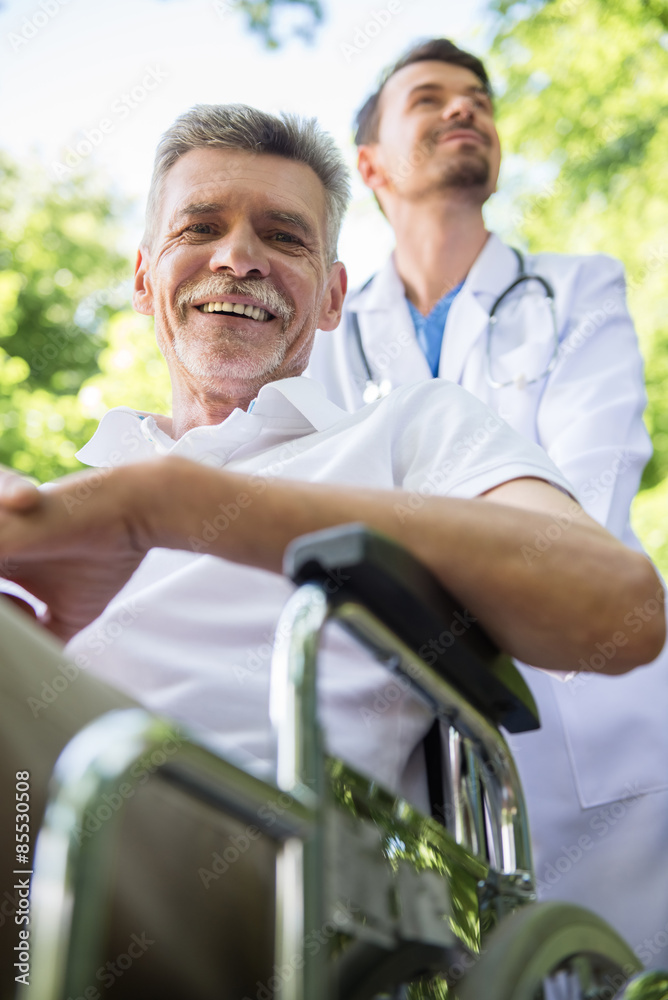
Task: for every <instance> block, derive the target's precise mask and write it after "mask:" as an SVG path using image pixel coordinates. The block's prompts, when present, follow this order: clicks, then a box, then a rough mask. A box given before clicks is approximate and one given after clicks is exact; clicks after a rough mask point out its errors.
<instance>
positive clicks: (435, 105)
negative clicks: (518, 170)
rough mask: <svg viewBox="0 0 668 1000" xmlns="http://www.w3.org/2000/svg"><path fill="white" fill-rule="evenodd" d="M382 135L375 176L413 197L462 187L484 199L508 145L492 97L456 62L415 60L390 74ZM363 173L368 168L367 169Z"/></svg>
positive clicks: (374, 150) (370, 150)
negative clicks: (497, 123) (497, 124)
mask: <svg viewBox="0 0 668 1000" xmlns="http://www.w3.org/2000/svg"><path fill="white" fill-rule="evenodd" d="M379 112H380V124H379V133H378V141H377V142H376V143H370V144H369V145H368V146H364V147H361V149H360V169H363V160H364V158H365V157H367V158H369V160H370V162H371V166H372V174H371V178H370V179H369V184H370V186H371V187H373V188H374V190H375V191H376V194H377V195H378V197H379V199H380V200H381V202H382V201H383V197H384V192H386V193H387V194H389V195H395V196H396V197H399V198H405V199H408V200H419V199H420V198H424V197H432V196H434V195H437V194H438V193H439V192H451V191H458V192H460V193H461V196H462V197H463V198H468V199H470V200H472V201H473V202H475V203H480V204H482V203H483V202H484V201H486V199H487V198H488V197H489V196H490V194H491V193H492V192H493V191H494V190H495V187H496V181H497V177H498V173H499V164H500V159H501V149H500V145H499V136H498V133H497V131H496V127H495V125H494V114H493V109H492V102H491V100H490V99H489V97H488V96H487V94H486V92H485V89H484V87H483V85H482V82H481V81H480V80H479V78H478V77H477V76H476V75H475V73H472V72H471V71H470V70H468V69H465V68H464V67H462V66H455V65H453V64H451V63H444V62H437V61H425V62H418V63H412V64H411V65H409V66H405V67H404V68H403V69H401V70H399V72H398V73H395V74H394V76H392V77H390V79H389V80H388V82H387V83H386V84H385V87H384V88H383V92H382V94H381V96H380V105H379ZM363 173H364V171H363Z"/></svg>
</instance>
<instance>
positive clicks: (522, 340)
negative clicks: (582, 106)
mask: <svg viewBox="0 0 668 1000" xmlns="http://www.w3.org/2000/svg"><path fill="white" fill-rule="evenodd" d="M357 124H358V129H357V137H356V142H357V145H358V147H359V169H360V173H361V175H362V178H363V180H364V182H365V183H366V184H367V185H368V187H369V188H370V189H371V190H372V191H373V193H374V195H375V197H376V199H377V201H378V204H379V206H380V208H381V210H382V211H383V213H384V214H385V215H386V217H387V219H388V221H389V222H390V224H391V226H392V228H393V229H394V232H395V237H396V248H395V250H394V252H393V254H392V256H391V258H390V260H389V261H388V262H387V263H386V265H385V266H384V267H383V268H382V270H381V271H379V273H378V274H377V275H375V276H374V277H373V278H372V279H371V281H370V282H368V283H367V284H366V285H365V286H364V287H363V288H362V289H360V290H359V291H357V292H355V293H353V294H352V295H350V296H349V297H348V299H347V302H346V307H345V311H344V318H343V321H342V324H341V326H340V328H339V329H338V330H337V331H336V333H335V334H334V335H333V336H332V335H331V334H319V335H318V338H317V340H316V344H315V348H314V351H313V355H312V359H311V363H310V367H309V372H310V373H311V374H312V375H313V377H314V378H317V379H318V380H319V381H322V382H323V383H324V384H325V385H326V387H327V391H328V394H329V396H330V398H331V399H333V400H334V401H336V402H337V403H339V405H342V406H345V407H346V408H347V409H349V410H351V411H353V410H356V409H357V408H359V407H360V406H362V405H363V403H364V402H365V401H366V400H368V399H369V398H375V397H376V396H377V395H379V393H381V392H385V391H389V390H390V389H392V388H395V387H397V386H400V385H406V384H409V383H411V382H414V381H416V380H418V379H423V378H429V377H432V376H438V377H440V378H443V379H449V380H452V381H454V382H456V383H459V384H460V385H462V386H463V387H464V388H466V389H468V390H469V391H470V392H472V393H474V394H475V395H476V396H477V397H478V398H479V399H481V400H483V401H484V402H486V403H487V404H488V405H489V406H490V407H491V408H492V409H493V410H494V411H495V412H497V413H498V414H500V415H501V416H502V417H503V418H504V419H505V420H507V421H508V422H509V423H510V424H511V426H512V427H514V428H515V430H517V431H519V432H520V433H521V434H522V435H524V436H525V437H526V438H528V439H529V440H531V441H534V442H536V443H538V444H540V445H541V446H542V447H543V448H545V450H546V451H547V453H548V454H549V455H550V457H551V458H552V459H553V460H554V462H555V463H556V464H557V465H558V467H559V468H560V469H561V470H562V472H563V473H564V474H565V475H566V476H567V477H568V479H569V480H570V481H571V482H572V483H573V485H574V487H575V491H576V495H577V496H578V497H579V498H580V499H581V501H582V503H583V506H584V508H585V509H586V510H587V512H588V513H589V514H590V515H591V516H592V517H594V518H595V519H596V520H598V521H599V522H600V523H601V524H604V525H606V526H607V527H608V528H609V530H610V531H611V532H613V533H614V534H615V535H616V536H617V537H618V538H620V539H622V540H623V541H624V542H626V544H628V545H630V546H631V547H633V548H636V549H638V550H640V545H639V543H638V541H637V539H636V538H635V536H634V535H633V532H632V530H631V527H630V524H629V506H630V503H631V500H632V499H633V496H634V495H635V493H636V491H637V489H638V485H639V482H640V476H641V473H642V469H643V467H644V464H645V462H646V461H647V459H648V458H649V455H650V454H651V446H650V442H649V438H648V435H647V432H646V430H645V427H644V425H643V421H642V412H643V409H644V405H645V391H644V383H643V370H642V361H641V358H640V354H639V351H638V345H637V340H636V336H635V332H634V329H633V324H632V322H631V319H630V317H629V314H628V311H627V308H626V303H625V300H624V276H623V269H622V267H621V265H620V264H619V262H618V261H615V260H613V259H611V258H609V257H606V256H603V255H600V254H599V255H596V256H589V257H585V256H570V255H560V254H553V253H539V254H523V255H519V256H518V254H517V252H516V251H514V250H513V249H512V248H511V247H509V246H506V245H504V244H503V243H502V242H501V241H500V240H499V239H498V237H496V236H495V235H494V234H493V233H489V232H487V230H486V229H485V224H484V221H483V215H482V209H483V205H484V203H485V202H486V200H487V199H488V198H489V196H490V195H491V194H492V192H493V191H494V190H495V188H496V182H497V177H498V171H499V163H500V145H499V137H498V134H497V130H496V125H495V121H494V108H493V104H492V95H491V90H490V86H489V80H488V77H487V74H486V72H485V69H484V66H483V64H482V63H481V62H480V60H479V59H477V58H476V57H475V56H472V55H470V54H469V53H466V52H463V51H461V50H460V49H458V48H457V47H456V46H454V45H453V44H452V43H451V42H449V41H447V40H445V39H434V40H432V41H429V42H426V43H424V44H421V45H419V46H417V47H415V48H413V49H411V50H410V51H409V52H408V53H406V55H405V56H404V57H402V58H401V59H400V60H399V61H398V62H397V63H396V64H395V66H393V67H392V69H391V70H390V71H389V72H388V73H387V74H386V75H385V77H384V79H383V82H382V83H381V85H380V86H379V87H378V89H377V90H376V92H375V93H374V94H373V95H372V96H371V97H370V98H369V99H368V101H367V102H366V103H365V104H364V106H363V108H362V109H361V111H360V113H359V115H358V118H357ZM523 271H524V272H525V273H526V274H529V275H534V276H536V277H534V278H533V279H532V280H529V281H527V280H524V281H521V282H520V284H518V285H515V286H514V283H515V282H516V281H517V280H518V278H520V276H521V273H522V272H523ZM513 286H514V287H513ZM501 297H503V299H502V301H500V298H501ZM549 298H553V299H554V304H553V305H551V303H550V302H549V301H548V299H549ZM535 554H536V556H537V554H538V549H536V553H535ZM650 610H652V612H653V613H661V614H662V613H663V609H659V608H657V606H655V605H652V606H651V609H650ZM643 614H644V612H643ZM625 624H626V626H629V627H631V628H638V629H641V628H642V627H643V623H642V616H630V617H629V619H628V621H627V622H626V623H625ZM615 655H616V647H615V644H614V643H613V642H612V641H610V639H609V640H608V642H607V643H606V644H601V645H600V647H596V646H594V647H592V648H591V649H590V651H589V653H588V655H586V656H585V657H583V661H582V663H581V667H582V666H583V665H584V664H588V665H590V666H593V667H594V668H595V669H598V667H600V668H601V669H602V670H604V669H605V666H604V665H605V662H606V661H607V660H608V658H614V656H615ZM527 676H530V683H531V686H532V689H533V691H534V693H535V695H536V698H537V700H538V704H539V707H540V712H541V717H542V729H541V732H540V734H527V735H525V736H522V737H518V738H516V739H513V748H514V749H515V751H516V753H517V762H518V766H519V769H520V773H521V776H522V781H523V784H524V788H525V792H526V794H527V799H528V804H529V811H530V816H531V824H532V831H533V835H534V849H535V861H536V871H537V875H538V878H539V885H540V889H541V895H542V897H543V898H545V899H557V898H560V899H566V900H571V901H574V902H579V903H581V904H582V905H586V906H590V907H592V908H594V909H596V910H598V911H599V912H600V913H602V914H605V916H606V917H607V918H608V919H610V920H611V921H612V923H613V924H616V926H617V927H618V929H620V930H621V931H622V933H623V934H624V935H625V936H626V937H627V938H629V940H631V942H632V944H633V945H634V946H637V948H638V949H639V953H640V951H641V952H642V958H643V961H645V962H648V963H650V962H652V963H656V964H657V965H658V966H660V965H662V964H663V965H665V964H666V963H668V948H667V947H666V944H665V941H664V940H663V938H664V937H665V934H664V929H665V927H666V926H668V902H667V901H668V861H667V860H666V858H667V856H668V851H667V849H668V774H667V773H666V770H665V768H664V766H663V760H664V759H665V756H666V753H668V733H667V731H666V727H665V724H664V717H665V706H666V694H667V691H668V656H667V655H666V653H665V652H664V654H663V655H662V657H661V658H660V660H659V661H657V663H656V664H654V665H653V666H651V667H648V668H647V669H646V670H643V671H640V672H638V673H636V674H634V675H632V676H629V677H627V678H624V679H623V680H621V681H619V682H615V684H609V683H607V682H606V680H605V679H604V678H602V677H594V676H587V677H584V676H582V675H576V676H574V677H572V678H571V679H570V680H569V681H567V682H566V683H562V681H561V680H557V679H555V678H550V677H547V676H540V677H536V675H535V672H531V673H530V675H527ZM611 810H614V815H615V817H616V818H615V822H614V823H612V822H611V821H610V818H611ZM581 842H582V843H584V844H586V845H587V846H586V847H585V848H582V847H579V846H578V844H580V843H581ZM573 858H577V863H575V862H574V861H573ZM613 869H614V870H615V872H616V877H615V879H610V878H609V877H608V872H609V871H610V870H613ZM648 885H655V886H656V887H657V888H656V892H655V893H652V898H653V899H654V904H653V905H651V904H650V903H649V902H648V894H647V891H646V887H647V886H648ZM659 886H660V888H659ZM640 887H645V889H644V890H643V889H642V888H640ZM657 933H659V934H660V935H661V942H662V943H661V942H659V943H658V944H657V942H656V941H655V938H656V934H657ZM647 942H649V944H648V943H647Z"/></svg>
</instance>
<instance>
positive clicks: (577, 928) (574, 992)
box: [453, 903, 642, 1000]
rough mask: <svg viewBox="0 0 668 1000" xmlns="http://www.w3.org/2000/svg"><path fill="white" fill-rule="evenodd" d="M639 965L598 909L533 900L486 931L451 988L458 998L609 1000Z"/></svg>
mask: <svg viewBox="0 0 668 1000" xmlns="http://www.w3.org/2000/svg"><path fill="white" fill-rule="evenodd" d="M641 970H642V965H641V963H640V962H639V961H638V958H637V956H636V955H635V954H634V953H633V952H632V951H631V949H630V948H629V947H628V945H626V944H625V943H624V941H623V940H622V939H621V938H620V937H619V935H618V934H617V933H616V932H615V931H614V930H613V929H612V928H611V927H610V926H609V925H608V924H606V923H605V921H604V920H601V919H600V917H597V916H596V914H594V913H590V912H589V911H588V910H583V909H582V908H581V907H579V906H572V905H570V904H567V903H536V904H532V905H531V906H527V907H525V908H523V909H521V910H519V911H517V912H516V913H513V914H511V915H510V916H508V917H506V918H505V919H504V920H503V921H502V922H501V924H500V925H499V926H498V927H497V928H496V930H495V931H493V932H492V933H491V934H490V935H489V937H488V938H487V942H486V944H485V946H484V948H483V950H482V952H481V955H480V958H479V959H478V960H477V962H476V963H475V965H474V966H473V968H472V969H471V971H470V972H468V973H467V974H466V976H465V977H464V978H463V979H462V981H461V983H460V984H459V986H458V987H457V986H456V987H455V992H456V996H457V1000H481V998H483V997H484V998H486V1000H562V998H563V1000H584V998H586V1000H612V998H614V997H616V996H618V994H620V992H621V990H622V989H623V988H624V986H625V984H626V983H627V982H628V980H629V979H630V978H631V976H633V975H634V973H637V972H640V971H641ZM453 985H454V984H453Z"/></svg>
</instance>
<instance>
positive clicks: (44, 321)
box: [0, 154, 129, 394]
mask: <svg viewBox="0 0 668 1000" xmlns="http://www.w3.org/2000/svg"><path fill="white" fill-rule="evenodd" d="M119 214H120V213H119V211H118V207H117V206H112V204H111V202H110V200H109V198H108V196H106V195H101V194H99V193H95V192H94V191H93V190H92V184H91V182H90V181H88V182H86V181H83V180H81V179H76V180H72V181H70V182H68V183H66V184H61V185H47V184H45V183H44V181H43V180H42V179H41V178H40V177H38V176H34V175H31V174H30V172H29V171H26V170H19V168H18V167H17V166H16V165H15V164H14V163H12V162H11V161H10V160H9V159H8V157H6V156H5V155H2V154H0V307H1V308H0V346H1V347H2V348H3V349H4V350H5V351H6V352H7V353H8V354H9V355H11V356H12V357H18V358H23V359H24V360H25V361H26V362H27V363H28V365H29V369H30V371H29V373H27V375H26V387H27V388H30V389H37V388H43V389H48V390H49V391H51V392H54V393H57V394H61V393H71V392H72V391H76V389H77V388H78V387H79V385H80V384H81V381H82V380H83V379H84V378H86V376H88V375H90V374H92V373H93V372H94V371H95V370H96V367H97V362H96V359H97V355H98V353H99V351H100V347H101V340H100V337H99V330H100V325H101V323H102V321H103V320H104V318H105V315H107V314H108V313H109V309H108V308H106V307H104V306H102V305H101V304H100V303H95V302H94V296H95V293H99V291H100V290H102V289H105V288H107V287H108V286H109V285H110V284H118V282H119V281H120V279H121V278H127V277H128V274H129V272H128V262H127V260H126V259H125V258H124V257H122V256H121V255H120V254H118V253H116V252H115V251H114V250H113V247H114V245H115V243H116V240H117V221H114V220H117V219H118V215H119ZM86 300H89V301H90V300H92V301H93V305H94V306H97V307H93V308H89V309H88V315H87V316H86V309H85V308H84V309H83V311H80V314H79V315H77V310H79V308H80V306H81V304H82V303H84V304H85V303H86ZM81 312H83V316H82V315H81Z"/></svg>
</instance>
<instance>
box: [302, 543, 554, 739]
mask: <svg viewBox="0 0 668 1000" xmlns="http://www.w3.org/2000/svg"><path fill="white" fill-rule="evenodd" d="M283 571H284V573H285V574H286V576H289V577H290V578H291V579H292V580H293V581H294V582H295V583H297V584H302V583H307V582H320V583H323V584H325V587H326V591H327V594H328V597H329V600H330V602H331V604H332V605H333V606H334V607H336V606H337V605H340V604H343V603H344V602H346V601H357V602H358V603H360V604H362V605H364V606H365V607H366V608H368V610H369V611H371V612H372V613H373V614H374V615H376V617H377V618H379V619H380V620H381V621H382V622H383V624H384V625H386V626H387V627H388V628H390V629H391V630H392V631H393V632H394V633H395V634H396V635H397V636H398V637H399V638H400V639H401V640H402V642H404V643H405V644H406V645H407V646H409V647H410V648H411V649H412V650H413V651H414V652H415V653H416V654H417V655H418V656H420V657H421V658H422V659H423V660H424V661H425V662H426V663H427V664H429V665H430V666H431V667H433V669H434V670H436V671H437V672H438V673H439V674H440V675H441V676H442V677H443V678H444V679H445V680H447V681H448V682H449V683H450V684H452V685H453V686H454V687H456V688H457V690H458V691H459V692H460V693H461V694H462V695H464V697H466V698H467V699H468V700H469V701H470V702H471V703H472V704H473V705H474V706H475V707H476V708H477V709H478V711H480V712H482V713H483V714H484V715H485V716H486V717H487V718H488V719H490V720H491V721H492V722H493V723H494V724H495V725H502V726H504V727H505V728H506V729H507V730H508V731H509V732H511V733H519V732H524V731H527V730H530V729H538V728H539V727H540V721H539V716H538V709H537V708H536V703H535V702H534V699H533V697H532V695H531V692H530V691H529V688H528V687H527V685H526V684H525V682H524V679H523V678H522V676H521V674H520V673H519V671H518V670H517V668H516V667H515V665H514V664H513V662H512V660H511V659H510V657H508V656H507V655H506V654H505V653H501V652H500V650H499V649H498V648H497V647H496V646H495V645H494V644H493V643H492V641H491V640H490V638H489V636H488V635H487V634H486V633H485V632H484V631H483V629H482V628H481V627H480V625H478V624H477V622H476V619H475V618H474V617H473V616H472V615H471V614H469V612H468V611H466V610H465V609H463V608H462V607H461V606H460V605H459V604H457V602H456V601H455V600H454V599H453V598H452V597H451V596H450V594H449V593H448V592H447V591H446V590H445V589H444V588H443V587H442V586H441V584H440V583H439V582H438V581H437V579H436V578H435V577H434V575H433V574H432V573H431V572H430V571H429V570H428V569H426V567H425V566H423V565H422V564H421V563H420V562H419V561H418V560H417V559H415V558H414V557H413V556H412V555H411V554H410V553H409V552H407V551H406V550H405V549H404V548H402V547H401V546H400V545H399V544H397V543H396V542H394V541H392V540H391V539H390V538H387V537H386V536H385V535H381V534H379V533H378V532H375V531H371V530H370V529H369V528H366V527H365V526H364V525H361V524H346V525H340V526H339V527H336V528H328V529H326V530H324V531H318V532H314V533H313V534H310V535H304V536H302V537H301V538H297V539H295V541H294V542H292V543H291V544H290V545H289V546H288V548H287V549H286V552H285V559H284V563H283Z"/></svg>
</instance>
